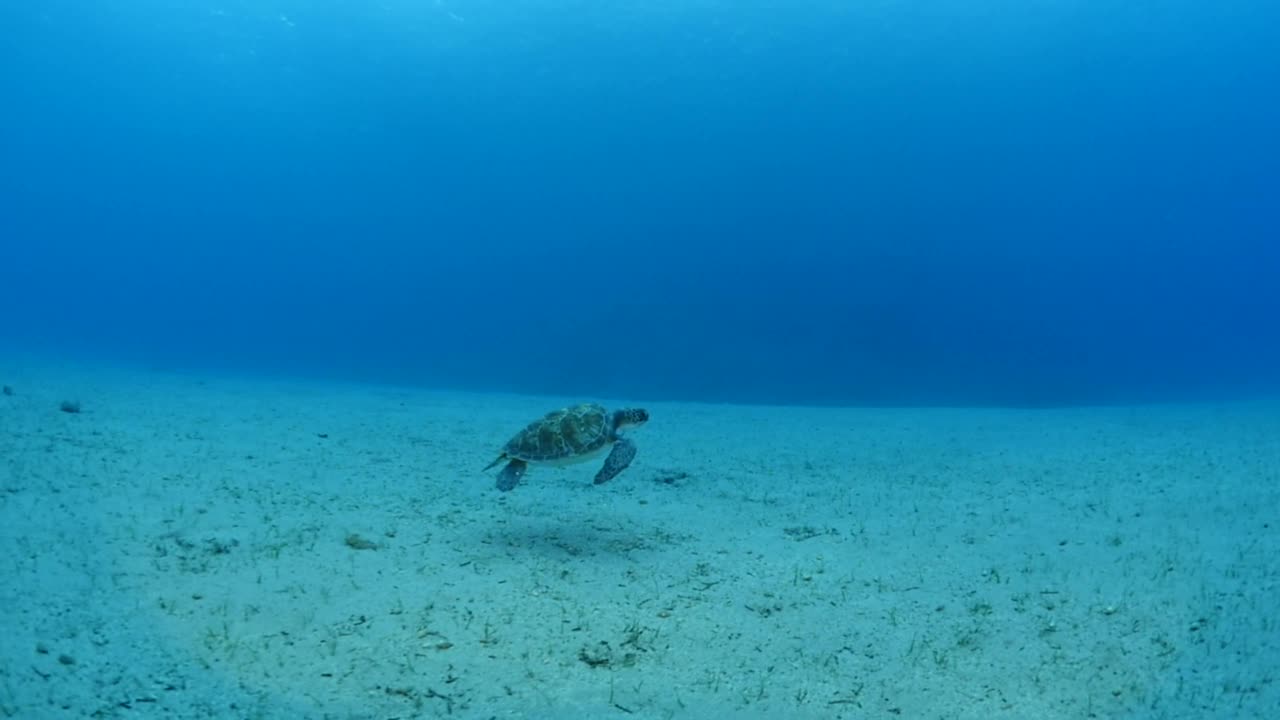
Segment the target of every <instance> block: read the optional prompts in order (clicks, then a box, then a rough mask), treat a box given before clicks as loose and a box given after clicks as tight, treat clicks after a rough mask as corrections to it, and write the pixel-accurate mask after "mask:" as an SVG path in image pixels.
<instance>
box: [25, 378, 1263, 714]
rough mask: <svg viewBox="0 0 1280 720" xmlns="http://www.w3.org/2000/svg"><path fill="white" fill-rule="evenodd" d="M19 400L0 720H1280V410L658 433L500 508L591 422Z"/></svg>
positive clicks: (93, 389) (125, 397) (738, 412)
mask: <svg viewBox="0 0 1280 720" xmlns="http://www.w3.org/2000/svg"><path fill="white" fill-rule="evenodd" d="M0 382H2V383H4V384H7V385H9V386H11V388H12V394H11V395H8V394H6V395H3V396H0V537H2V538H3V542H4V553H3V556H2V557H0V581H2V582H0V599H2V600H3V615H2V617H3V625H2V626H0V629H2V631H3V636H2V637H0V717H13V718H24V719H26V718H63V717H67V718H81V717H84V718H135V717H163V718H282V719H284V718H289V719H291V720H299V719H305V718H334V719H345V718H370V719H379V720H384V719H385V720H389V719H391V718H434V717H454V718H539V719H542V718H545V719H548V720H550V719H551V718H558V719H564V718H801V719H810V718H832V719H838V718H849V719H853V718H897V717H901V718H929V719H932V720H943V719H960V718H975V719H977V718H984V719H985V718H1018V719H1022V718H1035V719H1042V720H1052V719H1057V718H1121V717H1124V718H1210V717H1212V718H1276V717H1280V684H1278V683H1277V676H1278V675H1280V612H1278V610H1280V512H1278V511H1280V403H1262V402H1259V403H1255V404H1249V403H1237V404H1231V405H1215V406H1208V405H1205V406H1150V407H1114V408H1086V409H1071V410H991V409H982V410H976V409H909V410H907V409H901V410H899V409H812V408H780V407H746V406H732V405H699V404H676V403H640V404H641V405H643V406H644V407H646V408H648V409H649V411H650V412H651V414H652V418H653V419H652V421H651V422H650V423H649V424H648V425H647V426H646V427H644V428H640V429H638V430H636V431H635V432H634V433H633V435H632V437H633V438H634V440H635V441H636V443H637V444H638V445H639V447H640V453H639V456H638V457H637V459H636V461H635V463H634V464H633V465H632V466H631V468H630V469H628V470H627V471H626V472H625V473H623V474H622V475H621V476H620V477H619V478H618V479H616V480H614V481H613V482H611V483H608V484H606V485H602V486H593V485H592V484H591V477H592V475H593V474H594V472H595V469H596V466H595V465H582V466H575V467H570V468H564V469H547V468H534V469H533V470H531V471H530V472H529V474H528V475H527V476H526V477H525V480H524V482H523V483H522V484H521V485H520V486H519V487H518V488H517V489H516V490H515V491H513V492H511V493H500V492H498V491H497V490H496V489H495V488H494V486H493V472H492V471H491V472H490V473H483V472H481V468H483V467H484V466H485V465H486V464H487V463H488V462H489V461H490V460H492V459H493V457H494V456H495V455H496V449H497V448H498V447H499V446H500V445H501V444H502V443H503V442H504V441H505V440H506V438H507V437H508V436H510V435H511V434H512V433H513V432H514V431H515V430H517V429H519V428H520V427H521V426H522V425H523V424H524V423H526V422H527V421H529V420H531V419H533V418H534V417H537V416H538V415H541V414H542V413H543V412H545V411H547V410H550V409H553V408H555V407H559V406H561V405H564V404H567V403H569V402H576V401H579V400H583V399H584V398H552V397H519V396H500V395H477V394H462V393H440V392H431V391H422V390H416V389H402V388H388V387H376V386H359V385H327V384H323V383H320V382H303V381H290V380H271V379H261V378H257V379H254V378H234V377H218V376H212V375H210V376H203V377H202V376H196V375H190V374H179V373H159V372H155V373H145V372H140V371H126V370H119V369H93V368H85V367H74V368H73V367H55V366H50V365H48V364H41V365H36V364H35V363H33V362H29V361H23V360H21V359H17V360H14V359H10V360H4V361H0ZM585 399H590V398H585ZM62 400H78V401H79V402H80V403H81V412H79V413H68V412H62V411H60V410H59V403H60V402H61V401H62ZM608 404H609V405H611V406H618V405H619V404H620V403H618V402H615V401H608ZM625 404H627V405H635V404H637V403H634V402H631V403H625Z"/></svg>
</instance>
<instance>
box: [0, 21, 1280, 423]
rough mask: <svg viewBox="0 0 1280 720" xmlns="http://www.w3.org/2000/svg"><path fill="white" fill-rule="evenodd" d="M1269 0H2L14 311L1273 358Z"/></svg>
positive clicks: (39, 339)
mask: <svg viewBox="0 0 1280 720" xmlns="http://www.w3.org/2000/svg"><path fill="white" fill-rule="evenodd" d="M1277 37H1280V4H1276V3H1272V2H1263V1H1262V0H1242V1H1241V2H1235V3H1207V2H1192V1H1191V0H1174V1H1171V2H1163V3H1115V2H1101V1H1100V0H1095V1H1092V2H1058V3H1046V2H1035V3H1028V2H1012V1H1008V2H970V1H968V0H966V1H964V2H961V1H959V0H949V1H946V2H929V3H905V2H901V3H854V2H829V3H820V2H794V3H762V2H741V3H717V2H693V3H688V2H685V3H675V2H667V3H619V2H565V1H563V0H557V1H555V2H525V3H504V2H492V1H489V0H472V1H469V2H464V1H462V0H440V1H437V2H429V1H424V2H407V1H403V0H401V1H397V2H386V3H364V2H339V1H337V0H326V1H323V2H299V1H297V0H290V1H287V2H273V3H261V2H247V1H240V2H235V1H226V2H194V1H189V0H186V1H184V0H174V1H169V2H158V1H156V0H150V1H139V2H128V3H124V2H94V3H89V2H83V1H81V0H76V1H74V2H73V1H70V0H42V1H41V2H38V3H18V2H11V3H5V4H4V5H3V7H0V103H2V104H3V112H0V243H3V246H2V247H3V265H2V266H0V273H2V275H0V279H2V281H0V307H3V308H4V327H3V337H2V342H3V344H4V346H5V347H8V348H12V349H18V350H38V351H42V352H54V353H62V354H65V355H67V356H68V357H103V358H113V359H123V360H127V361H130V362H140V363H145V364H150V365H157V366H175V365H176V366H201V367H209V368H219V369H245V370H254V371H272V372H286V373H292V374H308V375H320V376H331V377H339V376H341V377H355V378H361V379H370V380H393V381H396V382H412V383H420V384H424V385H434V386H441V387H464V388H471V389H501V390H518V391H529V392H545V391H554V392H563V393H601V394H617V395H626V396H631V397H653V398H681V399H707V400H735V401H764V402H816V403H972V404H981V403H1002V404H1009V403H1012V404H1053V403H1068V404H1070V403H1082V402H1129V401H1134V400H1162V399H1182V398H1187V397H1204V396H1222V395H1239V394H1250V393H1256V392H1269V391H1273V390H1275V389H1276V388H1278V387H1280V323H1277V322H1276V320H1275V318H1276V317H1277V316H1280V282H1278V280H1280V242H1278V241H1277V238H1280V202H1278V198H1277V190H1278V189H1280V145H1278V141H1277V137H1280V134H1278V133H1277V132H1276V128H1277V127H1280V93H1277V92H1276V90H1275V88H1277V87H1280V51H1278V50H1277V49H1276V47H1277V46H1276V38H1277Z"/></svg>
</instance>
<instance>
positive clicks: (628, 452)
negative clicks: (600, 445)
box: [595, 438, 636, 485]
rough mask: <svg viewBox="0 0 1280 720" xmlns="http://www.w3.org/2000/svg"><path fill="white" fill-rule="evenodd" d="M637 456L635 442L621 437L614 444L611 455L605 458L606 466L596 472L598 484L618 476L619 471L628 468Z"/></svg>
mask: <svg viewBox="0 0 1280 720" xmlns="http://www.w3.org/2000/svg"><path fill="white" fill-rule="evenodd" d="M635 456H636V445H635V443H633V442H631V441H630V440H628V439H626V438H619V439H618V441H617V442H615V443H614V444H613V450H611V451H609V457H607V458H605V459H604V467H602V468H600V472H598V473H596V480H595V483H596V485H602V484H604V483H607V482H609V481H610V480H612V479H614V478H615V477H617V476H618V473H620V472H622V471H623V470H626V469H627V466H628V465H630V464H631V461H632V460H633V459H635Z"/></svg>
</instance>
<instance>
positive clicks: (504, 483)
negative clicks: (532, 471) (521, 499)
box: [498, 460, 529, 492]
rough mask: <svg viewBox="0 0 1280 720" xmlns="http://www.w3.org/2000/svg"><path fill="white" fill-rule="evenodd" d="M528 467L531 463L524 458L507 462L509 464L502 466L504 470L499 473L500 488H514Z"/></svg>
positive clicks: (504, 489) (506, 489)
mask: <svg viewBox="0 0 1280 720" xmlns="http://www.w3.org/2000/svg"><path fill="white" fill-rule="evenodd" d="M528 468H529V463H527V462H525V461H523V460H512V461H511V462H509V463H507V466H506V467H504V468H502V472H500V473H498V489H499V490H501V491H503V492H506V491H508V490H512V489H514V488H515V486H516V485H518V484H519V483H520V478H521V477H523V476H524V471H525V470H527V469H528Z"/></svg>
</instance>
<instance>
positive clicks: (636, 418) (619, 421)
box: [613, 408, 649, 430]
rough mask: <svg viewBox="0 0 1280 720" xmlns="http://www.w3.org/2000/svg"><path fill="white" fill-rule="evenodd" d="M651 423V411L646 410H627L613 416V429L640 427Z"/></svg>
mask: <svg viewBox="0 0 1280 720" xmlns="http://www.w3.org/2000/svg"><path fill="white" fill-rule="evenodd" d="M647 422H649V411H648V410H645V409H644V408H625V409H623V410H618V411H617V412H615V413H614V414H613V429H614V430H621V429H623V428H628V427H639V426H641V425H643V424H645V423H647Z"/></svg>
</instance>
